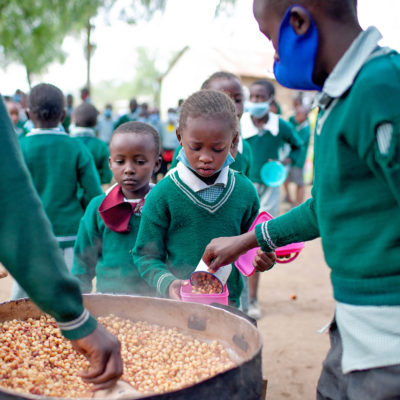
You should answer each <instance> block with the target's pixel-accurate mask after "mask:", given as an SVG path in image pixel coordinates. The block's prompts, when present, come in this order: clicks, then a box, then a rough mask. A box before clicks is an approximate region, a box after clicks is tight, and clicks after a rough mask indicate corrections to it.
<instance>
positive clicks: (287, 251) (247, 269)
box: [235, 211, 304, 276]
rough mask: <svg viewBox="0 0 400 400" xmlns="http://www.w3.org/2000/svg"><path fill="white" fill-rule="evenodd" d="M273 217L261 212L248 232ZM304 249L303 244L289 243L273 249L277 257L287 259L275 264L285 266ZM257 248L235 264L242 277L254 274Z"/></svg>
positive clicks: (277, 260) (279, 260)
mask: <svg viewBox="0 0 400 400" xmlns="http://www.w3.org/2000/svg"><path fill="white" fill-rule="evenodd" d="M272 218H273V217H272V216H271V215H270V214H268V213H267V212H265V211H263V212H261V213H260V214H258V215H257V217H256V219H255V220H254V222H253V224H252V225H251V227H250V229H249V231H252V230H254V228H255V227H256V225H257V224H261V223H263V222H266V221H269V220H270V219H272ZM303 248H304V243H303V242H300V243H291V244H288V245H286V246H282V247H278V248H277V249H275V254H276V256H277V257H288V258H283V259H282V258H281V259H279V258H277V259H276V262H278V263H281V264H285V263H288V262H290V261H293V260H294V259H295V258H296V257H297V256H298V255H299V253H300V251H301V249H303ZM258 249H259V247H256V248H254V249H251V250H249V251H248V252H247V253H245V254H242V255H241V256H240V257H239V258H238V259H237V260H236V262H235V266H236V268H237V269H238V270H239V271H240V272H241V273H242V274H243V275H244V276H250V275H252V274H254V272H255V269H254V267H253V260H254V257H255V256H256V254H257V250H258Z"/></svg>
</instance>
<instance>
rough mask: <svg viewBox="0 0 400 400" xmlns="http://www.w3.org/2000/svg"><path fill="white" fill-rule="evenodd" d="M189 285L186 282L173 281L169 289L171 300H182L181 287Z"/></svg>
mask: <svg viewBox="0 0 400 400" xmlns="http://www.w3.org/2000/svg"><path fill="white" fill-rule="evenodd" d="M182 285H187V282H186V281H183V280H181V279H177V280H175V281H173V282H172V283H171V284H170V285H169V287H168V295H169V298H170V299H173V300H181V286H182Z"/></svg>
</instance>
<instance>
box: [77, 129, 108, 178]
mask: <svg viewBox="0 0 400 400" xmlns="http://www.w3.org/2000/svg"><path fill="white" fill-rule="evenodd" d="M70 136H71V137H73V138H75V139H76V140H78V141H80V142H82V143H83V144H84V145H85V146H86V147H87V148H88V149H89V151H90V153H91V154H92V156H93V159H94V163H95V165H96V169H97V172H98V173H99V177H100V183H101V184H104V183H110V182H111V179H112V172H111V170H110V167H109V165H108V157H109V156H110V153H109V151H108V145H107V144H106V143H105V142H104V141H102V140H100V139H98V138H97V137H96V135H95V130H94V129H92V128H84V127H75V128H74V129H73V130H71V133H70Z"/></svg>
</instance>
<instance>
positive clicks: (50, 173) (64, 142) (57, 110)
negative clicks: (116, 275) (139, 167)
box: [12, 83, 102, 299]
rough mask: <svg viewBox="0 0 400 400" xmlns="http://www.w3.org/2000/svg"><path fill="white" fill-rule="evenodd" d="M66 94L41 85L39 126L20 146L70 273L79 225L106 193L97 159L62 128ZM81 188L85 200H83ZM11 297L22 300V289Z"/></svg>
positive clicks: (35, 110) (35, 101) (33, 107)
mask: <svg viewBox="0 0 400 400" xmlns="http://www.w3.org/2000/svg"><path fill="white" fill-rule="evenodd" d="M64 113H65V112H64V96H63V94H62V92H61V90H60V89H58V88H57V87H55V86H53V85H50V84H46V83H42V84H39V85H37V86H35V87H34V88H33V89H32V90H31V92H30V94H29V116H30V118H31V120H32V122H33V123H34V125H35V127H36V128H35V129H33V130H32V131H30V132H29V133H28V134H27V135H26V136H25V137H22V138H21V139H20V146H21V151H22V155H23V157H24V160H25V164H26V165H27V167H28V170H29V172H30V174H31V178H32V181H33V184H34V186H35V188H36V191H37V193H38V195H39V197H40V199H41V201H42V203H43V207H44V209H45V211H46V214H47V216H48V218H49V219H50V222H51V224H52V227H53V232H54V234H55V236H56V239H57V241H58V243H59V246H60V248H61V250H62V252H63V254H64V259H65V262H66V264H67V266H68V267H69V269H71V266H72V258H73V246H74V242H75V239H76V233H77V232H78V226H79V221H80V219H81V218H82V216H83V212H84V209H85V208H86V206H87V205H88V203H89V201H90V200H91V199H92V198H93V197H94V196H97V195H99V194H100V193H102V190H101V186H100V180H99V176H98V174H97V171H96V167H95V165H94V161H93V157H92V155H91V154H90V152H89V150H88V149H87V148H86V146H85V145H84V144H82V143H80V142H78V141H76V140H75V139H72V138H71V137H69V136H68V135H67V134H66V133H65V132H61V131H60V130H58V128H57V126H58V124H59V123H60V122H61V121H62V120H63V118H64ZM78 188H81V189H82V196H81V198H78V195H77V192H78ZM15 289H16V290H13V295H12V298H14V299H15V298H19V297H23V293H22V292H20V291H19V290H18V289H17V288H15Z"/></svg>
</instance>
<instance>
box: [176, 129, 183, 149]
mask: <svg viewBox="0 0 400 400" xmlns="http://www.w3.org/2000/svg"><path fill="white" fill-rule="evenodd" d="M176 137H177V138H178V142H179V144H180V145H181V146H182V135H181V130H180V129H179V128H176Z"/></svg>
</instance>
